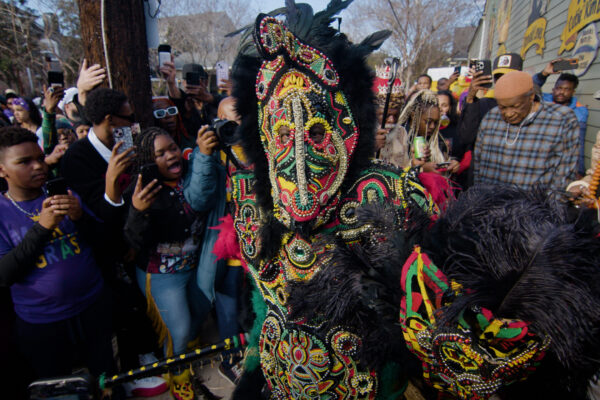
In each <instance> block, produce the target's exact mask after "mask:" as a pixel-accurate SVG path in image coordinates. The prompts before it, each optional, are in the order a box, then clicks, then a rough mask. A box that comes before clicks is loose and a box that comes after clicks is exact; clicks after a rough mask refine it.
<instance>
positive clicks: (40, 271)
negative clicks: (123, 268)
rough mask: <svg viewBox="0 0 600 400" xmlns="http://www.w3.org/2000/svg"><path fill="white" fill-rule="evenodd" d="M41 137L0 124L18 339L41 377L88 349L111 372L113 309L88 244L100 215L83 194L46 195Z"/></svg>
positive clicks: (0, 268)
mask: <svg viewBox="0 0 600 400" xmlns="http://www.w3.org/2000/svg"><path fill="white" fill-rule="evenodd" d="M37 142H38V137H37V136H36V135H35V134H34V133H33V132H30V131H28V130H26V129H23V128H17V127H8V128H2V129H0V177H2V178H4V179H5V180H6V182H7V183H8V190H7V191H6V192H5V193H2V195H1V196H0V215H2V218H1V219H0V286H7V287H10V290H11V296H12V301H13V303H14V308H15V312H16V315H17V318H16V322H15V325H16V335H15V336H16V340H17V342H18V345H19V348H20V350H21V352H22V354H23V355H25V357H26V358H27V359H28V361H29V362H30V363H31V366H32V367H33V369H34V371H35V373H36V376H37V377H38V378H48V377H53V376H59V375H69V374H71V372H72V367H73V362H74V358H75V357H76V356H77V355H79V356H80V357H81V356H83V361H85V362H86V365H87V367H88V368H89V370H90V372H91V373H92V374H93V375H95V376H99V375H100V374H101V373H103V372H108V373H112V372H114V365H113V357H112V346H111V315H110V307H109V304H108V303H109V300H108V296H107V295H106V293H105V290H104V282H103V279H102V274H101V272H100V269H99V268H98V266H97V265H96V262H95V261H94V257H93V255H92V248H91V245H90V243H91V242H93V241H94V240H95V239H96V238H98V239H99V238H100V234H101V229H100V224H99V223H98V221H97V220H96V219H95V218H94V217H93V216H92V215H90V214H89V213H87V212H86V210H85V209H84V208H83V207H82V205H81V201H80V199H79V197H78V196H77V195H76V194H74V193H73V192H71V191H70V190H69V191H68V194H60V195H54V196H49V195H48V194H47V193H46V190H45V186H44V185H45V183H46V179H47V177H48V166H47V165H46V163H45V162H44V153H43V152H42V150H41V148H40V147H39V146H38V143H37Z"/></svg>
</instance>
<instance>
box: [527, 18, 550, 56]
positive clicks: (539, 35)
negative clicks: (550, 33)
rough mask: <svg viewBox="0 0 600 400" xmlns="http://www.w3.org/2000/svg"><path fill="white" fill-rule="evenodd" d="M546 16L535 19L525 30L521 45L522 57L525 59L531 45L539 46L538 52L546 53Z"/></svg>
mask: <svg viewBox="0 0 600 400" xmlns="http://www.w3.org/2000/svg"><path fill="white" fill-rule="evenodd" d="M546 23H547V21H546V18H538V19H536V20H535V21H533V22H532V23H531V24H530V25H529V26H528V27H527V30H526V31H525V36H524V37H523V46H522V47H521V58H523V59H525V54H526V53H527V50H529V49H530V48H531V46H534V45H535V46H537V49H536V50H535V52H536V54H540V55H541V54H544V49H545V48H546Z"/></svg>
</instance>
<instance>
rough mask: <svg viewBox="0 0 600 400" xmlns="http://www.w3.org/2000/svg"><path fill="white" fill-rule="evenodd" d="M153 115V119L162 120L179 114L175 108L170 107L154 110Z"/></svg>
mask: <svg viewBox="0 0 600 400" xmlns="http://www.w3.org/2000/svg"><path fill="white" fill-rule="evenodd" d="M153 114H154V118H156V119H162V118H165V117H166V116H173V115H177V114H179V110H178V109H177V107H176V106H171V107H167V108H159V109H158V110H154V112H153Z"/></svg>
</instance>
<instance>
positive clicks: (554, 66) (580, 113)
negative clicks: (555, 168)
mask: <svg viewBox="0 0 600 400" xmlns="http://www.w3.org/2000/svg"><path fill="white" fill-rule="evenodd" d="M569 61H570V60H567V59H563V58H557V59H555V60H552V61H550V62H549V63H548V64H546V66H545V67H544V69H543V70H542V71H541V72H538V73H537V74H535V75H534V76H533V83H535V84H536V85H538V86H539V87H540V88H541V87H542V86H544V84H545V83H546V80H547V79H548V77H549V76H550V75H554V74H560V75H559V76H558V78H557V79H556V82H555V83H554V87H553V88H552V92H551V93H542V100H543V101H547V102H549V103H555V104H560V105H562V106H565V107H569V108H570V109H571V110H573V112H574V113H575V116H576V117H577V121H578V122H579V156H578V157H577V174H578V175H579V177H583V176H585V163H584V158H585V133H586V130H587V119H588V115H589V113H588V109H587V106H585V105H583V104H581V103H580V102H579V101H577V97H575V96H574V95H575V90H576V89H577V86H578V85H579V79H578V78H577V76H576V75H573V74H570V73H567V72H563V71H564V69H563V68H569V67H568V66H571V63H569ZM569 69H571V68H569Z"/></svg>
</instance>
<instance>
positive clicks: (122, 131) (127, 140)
mask: <svg viewBox="0 0 600 400" xmlns="http://www.w3.org/2000/svg"><path fill="white" fill-rule="evenodd" d="M113 138H114V139H115V145H116V144H117V143H119V142H123V144H122V145H121V147H119V150H118V151H117V154H121V153H123V152H124V151H127V150H129V149H130V148H132V147H133V135H132V133H131V128H130V127H129V126H122V127H120V128H115V129H114V130H113Z"/></svg>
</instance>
